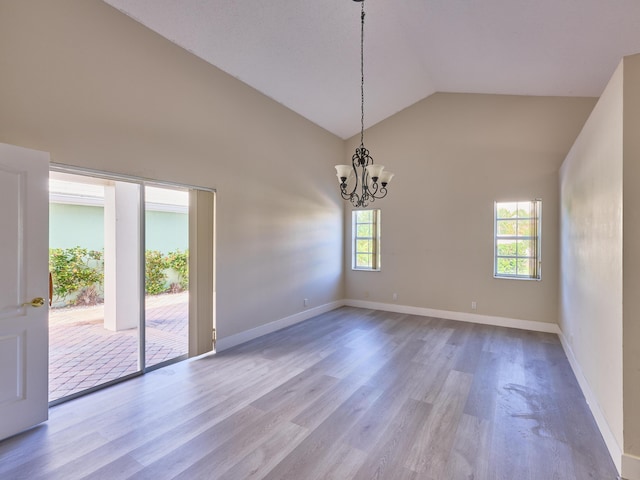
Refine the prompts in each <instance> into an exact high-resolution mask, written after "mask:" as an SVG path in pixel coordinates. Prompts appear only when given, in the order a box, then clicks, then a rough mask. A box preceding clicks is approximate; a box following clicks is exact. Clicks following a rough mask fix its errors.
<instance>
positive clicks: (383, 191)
mask: <svg viewBox="0 0 640 480" xmlns="http://www.w3.org/2000/svg"><path fill="white" fill-rule="evenodd" d="M353 1H354V2H359V3H361V4H362V12H361V14H360V146H359V147H358V148H356V153H354V154H353V156H352V157H351V165H336V172H337V177H338V180H339V182H340V194H341V195H342V198H344V199H345V200H349V201H350V202H351V204H352V205H353V206H354V207H356V208H358V207H366V206H367V205H369V202H373V201H374V200H376V199H378V198H384V197H386V196H387V185H388V184H389V182H390V181H391V178H392V177H393V173H391V172H385V171H384V166H382V165H374V164H373V157H372V156H371V155H369V150H367V149H366V148H365V146H364V0H353ZM350 185H351V187H350ZM358 189H359V190H358Z"/></svg>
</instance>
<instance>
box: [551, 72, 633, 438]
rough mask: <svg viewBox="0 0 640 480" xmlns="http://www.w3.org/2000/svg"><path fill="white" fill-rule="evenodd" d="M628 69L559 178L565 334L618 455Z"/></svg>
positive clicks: (617, 77) (597, 109)
mask: <svg viewBox="0 0 640 480" xmlns="http://www.w3.org/2000/svg"><path fill="white" fill-rule="evenodd" d="M622 112H623V68H622V64H621V65H620V67H619V68H618V69H617V70H616V72H615V74H614V75H613V77H612V78H611V80H610V82H609V84H608V86H607V88H606V89H605V91H604V93H603V94H602V96H601V97H600V100H599V101H598V103H597V105H596V107H595V108H594V110H593V112H592V114H591V116H590V117H589V120H588V121H587V122H586V124H585V126H584V128H583V130H582V132H581V133H580V135H579V136H578V138H577V140H576V142H575V144H574V146H573V147H572V149H571V151H570V152H569V154H568V155H567V158H566V160H565V161H564V163H563V165H562V168H561V170H560V197H561V209H560V211H561V213H560V222H561V233H562V235H561V241H560V248H561V270H560V278H561V284H560V292H561V302H560V328H561V329H562V332H563V334H564V336H565V338H566V340H567V342H568V343H569V346H570V348H571V350H572V352H573V355H574V356H575V358H576V360H577V362H578V363H579V365H580V369H581V370H582V373H583V374H584V377H585V378H586V380H587V382H588V384H589V388H590V389H591V391H592V392H593V394H594V396H595V398H596V399H597V402H598V405H597V407H598V408H599V409H600V410H601V411H602V413H603V415H604V417H605V419H606V422H607V424H608V426H609V429H610V430H611V432H612V434H613V436H614V437H615V441H616V442H617V444H618V447H619V449H622V445H623V417H622V414H623V412H622V167H623V150H622V134H623V127H622V125H623V116H622V115H623V113H622Z"/></svg>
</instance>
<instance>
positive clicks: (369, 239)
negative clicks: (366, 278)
mask: <svg viewBox="0 0 640 480" xmlns="http://www.w3.org/2000/svg"><path fill="white" fill-rule="evenodd" d="M352 215H353V222H352V223H353V263H352V268H353V269H354V270H380V210H354V211H353V212H352Z"/></svg>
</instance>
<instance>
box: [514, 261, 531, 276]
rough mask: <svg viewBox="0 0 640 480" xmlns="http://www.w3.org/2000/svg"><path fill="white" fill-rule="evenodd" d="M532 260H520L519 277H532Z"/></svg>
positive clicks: (518, 266) (518, 264)
mask: <svg viewBox="0 0 640 480" xmlns="http://www.w3.org/2000/svg"><path fill="white" fill-rule="evenodd" d="M531 266H532V265H531V260H530V259H528V258H519V259H518V261H517V268H518V275H527V276H531V271H532V269H531Z"/></svg>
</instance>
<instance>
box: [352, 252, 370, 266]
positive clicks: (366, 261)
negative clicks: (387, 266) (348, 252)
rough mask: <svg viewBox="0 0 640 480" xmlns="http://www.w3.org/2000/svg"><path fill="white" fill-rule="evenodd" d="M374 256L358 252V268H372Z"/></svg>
mask: <svg viewBox="0 0 640 480" xmlns="http://www.w3.org/2000/svg"><path fill="white" fill-rule="evenodd" d="M371 258H372V256H371V255H369V254H368V253H358V254H357V255H356V267H357V268H371V267H372V265H371Z"/></svg>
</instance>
